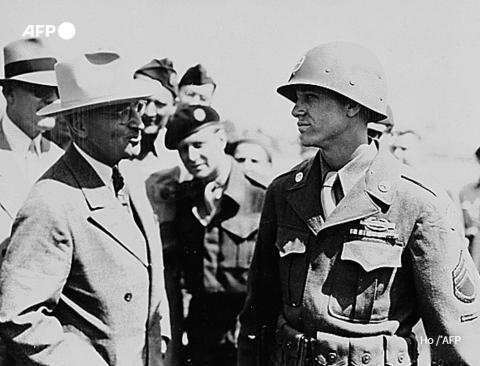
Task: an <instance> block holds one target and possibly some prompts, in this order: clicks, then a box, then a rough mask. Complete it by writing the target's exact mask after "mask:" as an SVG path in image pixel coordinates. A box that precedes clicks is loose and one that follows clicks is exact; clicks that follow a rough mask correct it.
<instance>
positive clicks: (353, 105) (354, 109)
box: [345, 100, 362, 118]
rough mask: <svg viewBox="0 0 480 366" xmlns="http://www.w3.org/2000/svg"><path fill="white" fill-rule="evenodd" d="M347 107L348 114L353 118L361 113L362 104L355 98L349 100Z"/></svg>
mask: <svg viewBox="0 0 480 366" xmlns="http://www.w3.org/2000/svg"><path fill="white" fill-rule="evenodd" d="M345 108H346V110H347V116H348V117H350V118H351V117H355V116H356V115H357V114H359V113H360V110H361V109H362V106H361V105H360V104H358V103H357V102H355V101H353V100H349V102H348V104H347V105H346V106H345Z"/></svg>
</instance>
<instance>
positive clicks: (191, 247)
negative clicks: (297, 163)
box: [173, 159, 265, 294]
mask: <svg viewBox="0 0 480 366" xmlns="http://www.w3.org/2000/svg"><path fill="white" fill-rule="evenodd" d="M264 194H265V187H264V186H263V185H262V184H261V183H259V182H258V180H257V179H254V178H252V176H251V175H249V174H244V173H243V172H242V171H241V169H240V166H239V165H238V163H237V162H235V161H234V160H233V159H232V170H231V173H230V176H229V178H228V183H227V186H226V189H225V191H224V193H223V197H222V200H221V202H220V207H219V210H218V212H217V214H216V215H215V216H214V218H213V219H212V220H211V222H210V223H209V224H208V225H207V226H203V225H202V224H201V223H200V222H199V220H198V219H197V218H196V217H195V215H194V214H193V212H192V208H193V207H194V206H196V205H198V204H200V202H201V201H203V199H204V185H203V183H202V182H201V181H199V180H195V179H194V180H192V181H187V182H183V183H180V184H179V186H178V192H177V194H176V196H177V199H178V201H177V204H176V216H175V219H174V223H173V229H174V232H175V236H176V238H175V239H176V244H175V245H176V246H177V249H178V250H179V253H180V263H181V264H180V266H181V269H182V270H183V273H184V276H185V283H186V286H187V289H188V290H189V291H190V292H191V293H192V294H198V293H203V292H210V293H211V292H234V293H246V290H247V275H248V269H249V266H250V262H251V259H252V256H253V250H254V246H255V241H256V238H257V234H258V227H259V222H260V213H261V210H262V205H263V199H264Z"/></svg>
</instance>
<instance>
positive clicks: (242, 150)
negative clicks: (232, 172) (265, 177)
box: [233, 142, 272, 174]
mask: <svg viewBox="0 0 480 366" xmlns="http://www.w3.org/2000/svg"><path fill="white" fill-rule="evenodd" d="M233 157H234V158H235V160H236V161H238V162H239V163H240V165H241V166H242V168H243V170H244V171H245V172H255V173H259V174H268V172H269V171H270V169H271V167H272V163H271V162H270V158H269V156H268V153H267V152H266V151H265V150H264V149H263V147H261V146H260V145H257V144H254V143H250V142H242V143H240V144H238V145H237V148H236V149H235V152H234V153H233Z"/></svg>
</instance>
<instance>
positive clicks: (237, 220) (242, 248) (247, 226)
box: [220, 213, 260, 269]
mask: <svg viewBox="0 0 480 366" xmlns="http://www.w3.org/2000/svg"><path fill="white" fill-rule="evenodd" d="M259 223H260V213H252V214H249V215H241V216H240V215H239V216H235V217H233V218H231V219H229V220H225V221H223V222H222V223H221V226H222V230H223V232H224V234H225V235H224V236H223V239H222V243H221V263H220V266H221V267H223V268H240V269H248V268H249V267H250V263H251V261H252V257H253V251H254V248H255V241H256V239H257V235H258V226H259Z"/></svg>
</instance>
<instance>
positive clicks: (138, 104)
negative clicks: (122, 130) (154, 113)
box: [95, 99, 147, 126]
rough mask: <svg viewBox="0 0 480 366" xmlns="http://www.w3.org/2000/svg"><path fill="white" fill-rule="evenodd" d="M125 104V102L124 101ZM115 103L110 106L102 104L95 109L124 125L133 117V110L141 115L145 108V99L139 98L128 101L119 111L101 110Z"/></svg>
mask: <svg viewBox="0 0 480 366" xmlns="http://www.w3.org/2000/svg"><path fill="white" fill-rule="evenodd" d="M121 104H124V103H119V104H118V105H121ZM125 104H126V103H125ZM116 106H117V105H111V106H102V107H99V108H95V111H98V113H100V114H103V115H107V116H109V117H110V118H112V119H116V120H119V121H120V123H119V124H120V125H121V126H124V125H126V124H128V121H130V120H131V119H132V118H133V115H132V113H133V111H135V112H136V113H137V114H138V115H139V117H141V116H142V115H143V113H144V112H145V109H146V108H147V100H145V99H140V100H136V101H134V102H130V103H129V104H128V105H127V106H126V107H125V108H123V109H122V110H120V111H103V110H105V109H108V108H114V107H116Z"/></svg>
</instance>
